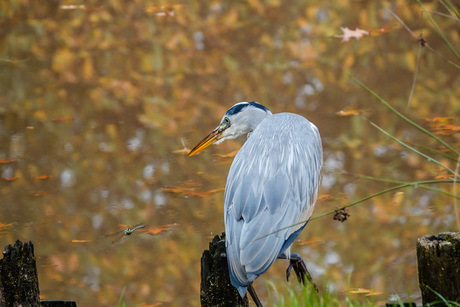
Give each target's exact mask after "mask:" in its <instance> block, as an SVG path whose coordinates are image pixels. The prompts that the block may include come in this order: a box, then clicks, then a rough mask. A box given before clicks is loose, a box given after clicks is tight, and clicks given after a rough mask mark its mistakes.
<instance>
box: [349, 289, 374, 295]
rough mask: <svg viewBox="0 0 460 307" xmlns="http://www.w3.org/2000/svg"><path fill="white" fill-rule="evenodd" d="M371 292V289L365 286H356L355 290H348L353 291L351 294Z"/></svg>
mask: <svg viewBox="0 0 460 307" xmlns="http://www.w3.org/2000/svg"><path fill="white" fill-rule="evenodd" d="M371 292H372V290H369V289H365V288H357V289H356V290H350V293H353V294H367V293H371Z"/></svg>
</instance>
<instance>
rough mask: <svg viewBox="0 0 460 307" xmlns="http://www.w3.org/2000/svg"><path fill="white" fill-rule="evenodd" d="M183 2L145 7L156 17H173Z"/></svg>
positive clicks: (147, 11)
mask: <svg viewBox="0 0 460 307" xmlns="http://www.w3.org/2000/svg"><path fill="white" fill-rule="evenodd" d="M182 6H183V4H166V5H161V6H149V7H147V8H145V9H144V11H145V12H146V13H148V14H152V15H154V16H156V17H172V16H174V15H176V11H177V9H179V8H181V7H182Z"/></svg>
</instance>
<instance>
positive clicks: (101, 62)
mask: <svg viewBox="0 0 460 307" xmlns="http://www.w3.org/2000/svg"><path fill="white" fill-rule="evenodd" d="M56 5H57V4H55V3H52V2H50V3H48V6H46V5H43V4H40V5H38V4H35V3H25V2H24V3H23V2H17V1H12V0H11V1H7V2H6V3H5V4H3V5H2V6H1V7H0V13H1V14H2V16H3V17H2V18H3V20H4V23H3V26H2V27H3V29H4V31H3V32H2V34H1V35H0V41H1V45H0V46H1V49H0V161H1V162H0V163H1V164H0V173H1V177H2V178H3V179H2V180H1V181H0V196H1V198H0V208H1V210H0V223H2V224H1V225H0V226H1V228H0V245H2V246H4V245H6V244H9V243H13V242H14V241H15V240H16V239H20V240H23V241H28V240H31V241H33V243H34V244H35V253H36V256H37V263H38V271H39V279H40V293H41V295H42V298H46V299H66V300H75V301H77V303H78V305H79V306H80V305H81V306H89V305H94V304H95V302H97V305H98V306H114V305H115V304H116V303H117V302H118V301H119V299H120V296H121V295H122V292H123V290H124V292H123V297H122V299H123V300H124V301H125V302H126V304H127V305H128V306H136V305H140V304H142V303H145V304H150V305H155V304H158V303H163V304H164V305H168V306H169V305H171V306H184V305H186V306H198V305H199V287H200V281H199V280H200V257H201V253H202V251H203V250H204V249H205V248H207V247H208V242H209V241H210V240H211V239H212V237H213V236H214V235H216V234H220V232H221V231H223V188H224V186H225V180H226V175H227V172H228V169H229V167H230V164H231V161H232V157H233V155H234V153H235V152H236V151H237V150H238V149H239V148H240V146H241V144H242V142H244V139H241V140H236V141H229V142H225V143H223V144H221V145H218V146H212V147H211V148H209V149H207V150H206V151H205V152H203V153H202V154H200V155H198V156H196V157H191V158H188V157H187V156H186V153H187V152H188V151H187V148H188V149H190V148H193V146H195V145H196V144H197V142H199V141H200V140H201V139H202V138H203V137H204V136H206V135H207V133H209V132H210V131H211V130H212V129H213V128H215V126H216V125H217V124H218V122H219V120H220V118H221V116H222V115H223V114H224V112H225V111H226V110H227V109H228V107H230V106H231V105H233V104H234V103H236V102H238V101H258V102H260V103H262V104H264V105H266V106H268V107H269V108H270V109H271V110H272V111H273V112H274V113H277V112H285V111H289V112H294V113H298V114H301V115H303V116H305V117H307V118H308V119H309V120H310V121H312V122H313V123H315V124H316V125H317V126H318V127H319V129H320V131H321V135H322V138H323V145H324V160H325V168H324V178H323V185H322V189H321V192H320V194H321V195H322V197H321V198H320V201H319V202H318V207H317V209H316V212H315V214H314V215H320V214H322V213H326V212H329V211H333V210H334V209H335V208H338V207H341V206H343V205H346V204H349V203H351V202H352V201H356V200H358V199H361V198H363V197H366V196H369V195H371V194H374V193H377V192H379V191H381V190H383V189H385V188H389V187H391V186H392V184H391V183H382V182H376V181H374V180H368V179H365V178H362V177H358V176H359V175H363V176H371V177H375V178H380V179H393V180H400V181H419V180H422V179H431V178H434V177H436V176H438V175H445V173H443V171H442V170H439V169H438V168H437V167H436V165H434V164H433V163H430V161H427V160H426V159H424V158H422V157H420V156H418V155H417V154H415V153H413V152H410V151H408V150H407V149H405V148H404V147H402V146H401V145H399V144H397V143H396V142H394V141H392V140H391V139H390V138H388V137H387V136H385V135H384V134H382V133H380V132H379V131H378V130H377V129H375V128H374V127H372V126H371V125H370V124H369V123H368V122H367V121H365V120H363V116H364V117H367V118H370V119H371V120H372V121H373V122H376V123H377V124H378V125H379V126H381V127H382V128H384V129H385V130H386V131H388V132H389V133H391V134H393V135H395V136H396V137H397V138H399V139H402V140H404V141H406V142H408V143H409V144H411V145H412V146H413V145H417V146H419V145H423V146H426V147H429V148H434V149H437V148H438V147H440V146H439V143H436V142H435V141H434V140H432V139H431V138H430V137H428V136H426V135H424V134H422V133H420V131H418V130H417V129H414V128H413V127H411V126H410V125H408V124H407V123H405V122H404V121H402V120H401V119H400V118H398V117H397V116H396V115H395V114H394V113H392V112H390V111H389V110H388V109H387V108H385V107H384V106H382V105H381V104H379V102H378V101H377V100H376V99H375V98H374V97H372V95H370V94H369V93H367V92H366V91H365V90H364V89H363V88H361V87H359V86H358V85H357V83H356V82H353V81H352V79H350V75H351V76H353V77H355V78H357V79H359V80H360V81H361V82H363V83H365V84H366V85H367V86H369V87H370V88H371V89H373V90H374V91H375V92H376V93H377V94H379V95H381V96H382V97H383V98H384V99H386V100H387V101H388V102H389V103H391V104H392V106H394V107H395V108H397V109H398V110H400V111H401V112H403V113H405V114H407V115H409V116H410V118H411V119H413V120H414V121H416V122H417V123H419V124H421V125H424V126H425V127H427V128H429V125H430V124H429V122H426V121H425V120H424V119H425V118H433V117H436V116H438V117H442V116H454V117H455V116H457V117H458V115H459V108H460V106H459V105H458V101H457V100H456V98H455V97H459V95H460V93H459V89H460V86H458V84H459V82H460V79H459V74H458V69H456V68H455V67H454V66H453V65H451V64H449V63H448V62H447V61H446V60H445V59H444V58H442V57H440V56H437V55H436V54H435V53H433V52H430V51H429V50H427V49H426V48H424V49H422V50H421V58H420V60H419V64H420V67H419V70H418V74H417V78H416V87H415V91H414V95H413V97H412V100H411V102H410V107H409V108H407V105H408V97H409V93H410V91H411V86H412V82H413V78H414V71H415V67H416V63H417V53H418V49H419V48H421V47H420V45H419V44H418V42H417V38H414V37H412V36H411V34H410V33H409V32H408V31H407V30H406V29H405V28H404V27H403V26H402V25H401V24H400V22H398V21H397V20H396V19H395V18H394V17H393V16H392V14H390V13H388V12H389V11H388V10H387V9H388V8H391V9H392V11H393V12H394V13H395V14H397V15H398V16H399V18H400V19H401V20H403V21H404V22H405V23H406V24H407V26H408V27H410V28H411V29H412V30H413V31H414V33H415V35H416V36H418V35H420V33H422V34H423V35H424V37H426V40H427V41H428V43H429V45H430V46H432V48H435V50H436V52H437V53H439V54H442V55H443V56H444V57H445V58H448V59H450V60H452V61H454V62H455V61H456V59H455V56H454V55H453V54H452V53H451V52H450V50H449V49H448V48H447V47H446V45H445V44H444V43H443V41H442V39H441V38H439V36H438V35H437V34H436V33H435V32H434V31H433V30H432V28H433V27H432V25H431V24H430V23H429V21H428V20H426V19H422V18H421V17H420V15H421V14H420V11H421V8H420V6H418V5H417V4H416V3H415V4H401V3H398V2H389V3H380V2H366V1H361V2H356V1H334V2H324V1H316V2H315V1H313V2H312V1H309V2H308V3H306V2H296V3H290V4H283V3H281V2H278V1H269V2H266V3H262V2H259V1H251V2H248V3H245V2H242V3H239V2H234V1H223V2H213V3H212V4H207V3H191V2H190V3H189V2H181V3H177V4H169V5H167V6H165V7H161V6H158V5H157V4H155V3H153V2H142V3H141V2H136V1H134V2H129V3H127V2H123V1H115V0H113V1H107V2H105V3H103V4H101V3H100V2H96V1H94V2H87V3H85V4H84V5H83V6H80V5H79V4H78V5H77V6H75V7H72V6H70V7H69V6H60V7H59V6H56ZM66 5H67V4H66ZM429 9H430V10H433V11H439V12H443V13H446V12H445V8H443V7H441V6H440V5H432V6H430V7H429ZM436 21H437V22H438V23H439V24H440V26H441V27H442V29H443V30H444V31H445V34H446V36H447V37H449V38H450V39H451V40H452V42H453V45H454V46H456V47H457V50H458V49H459V48H458V34H455V33H458V32H457V31H458V28H457V27H458V26H457V24H456V22H455V20H451V19H449V18H445V17H441V16H438V15H436ZM340 27H349V28H350V29H355V27H357V28H361V29H365V30H367V31H369V32H370V35H369V36H364V37H363V38H361V39H360V40H356V39H351V40H350V41H349V42H344V43H342V42H341V39H339V38H334V35H340V34H341V33H342V32H341V30H340ZM421 27H423V31H420V28H421ZM457 62H458V61H457ZM343 110H357V111H358V112H357V113H359V114H361V115H356V116H339V115H338V112H340V111H343ZM446 121H448V123H451V124H452V122H453V123H455V119H446ZM457 123H458V119H457ZM442 137H443V138H444V139H445V140H446V141H447V142H449V143H450V144H456V143H457V144H458V134H456V135H455V134H454V135H450V136H442ZM457 147H458V146H457ZM422 149H423V150H426V149H424V148H422ZM430 156H434V157H435V158H437V159H442V160H443V163H445V164H447V165H449V166H450V168H455V161H452V160H449V157H443V156H441V155H439V154H437V153H430ZM421 187H422V185H418V187H417V188H407V189H404V190H400V191H394V192H391V193H388V194H385V195H382V196H379V197H376V198H373V199H372V200H368V201H366V202H364V203H362V204H359V205H356V206H354V207H351V208H350V209H349V210H348V211H347V212H348V213H349V214H350V216H349V217H348V219H347V221H345V222H343V223H340V222H338V221H335V220H333V214H331V215H328V216H326V217H323V218H320V219H317V220H313V221H311V222H310V223H309V225H308V226H307V227H306V229H305V230H304V231H303V233H302V234H301V236H300V238H299V239H300V241H299V242H296V243H294V245H293V246H294V247H293V250H294V251H295V252H298V253H301V254H302V255H303V256H304V258H305V259H306V260H307V265H308V266H309V268H310V272H311V273H312V275H313V277H314V278H315V281H316V283H317V284H318V285H319V287H320V289H323V290H324V289H326V288H328V289H332V290H336V291H338V292H339V294H340V295H341V297H344V296H346V295H353V296H357V297H359V295H360V294H350V292H349V291H350V290H353V289H356V288H359V287H360V288H366V289H372V290H373V291H375V292H381V293H382V294H380V295H376V297H375V299H376V300H379V301H380V300H381V301H386V300H388V298H390V297H392V296H394V295H400V296H402V297H405V296H407V295H408V294H414V293H415V294H416V293H417V291H418V288H417V271H416V256H415V242H416V239H417V238H418V237H421V236H423V235H425V234H435V233H438V232H442V231H455V230H457V231H458V227H456V226H455V217H454V209H453V208H454V207H453V205H454V203H453V199H452V198H451V197H448V196H445V195H442V194H440V193H439V192H437V191H432V190H426V189H423V188H421ZM432 187H435V188H440V189H443V190H446V191H450V192H451V191H452V184H445V183H444V184H437V185H434V186H432ZM396 193H401V194H396ZM140 221H142V222H143V223H145V224H148V225H149V227H159V228H160V229H162V228H161V226H164V227H163V228H164V231H159V232H158V233H155V234H154V235H146V234H137V233H136V234H135V235H134V236H132V237H130V239H129V240H127V241H126V242H124V243H123V244H119V245H115V246H112V244H111V243H112V241H113V238H108V237H106V234H109V233H113V232H114V231H116V230H119V229H121V228H120V226H119V225H135V224H137V223H139V222H140ZM168 225H175V226H174V227H169V226H168ZM309 242H310V243H309ZM286 265H287V263H285V262H283V261H278V262H277V263H276V264H275V265H274V266H273V267H272V268H271V269H270V270H269V272H267V274H265V275H264V276H263V277H261V278H259V279H258V280H257V281H256V289H257V291H258V292H259V294H260V296H261V297H262V299H263V300H265V301H266V302H267V299H268V293H267V292H268V291H270V290H268V288H267V286H266V284H265V281H266V280H270V281H272V282H274V283H275V284H276V285H277V286H278V288H279V292H280V295H288V290H287V287H293V288H294V290H295V291H297V290H296V289H298V291H301V290H300V288H298V286H297V284H296V281H295V280H291V281H290V282H289V284H286V282H285V277H284V276H285V275H284V274H285V273H284V272H285V269H286ZM361 296H362V295H361ZM272 299H273V300H275V302H276V297H275V298H272ZM272 303H273V301H272Z"/></svg>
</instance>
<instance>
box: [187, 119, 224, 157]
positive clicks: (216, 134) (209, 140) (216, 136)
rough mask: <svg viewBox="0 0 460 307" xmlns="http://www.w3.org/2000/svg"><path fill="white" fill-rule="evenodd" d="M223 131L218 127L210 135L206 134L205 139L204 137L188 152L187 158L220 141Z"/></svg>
mask: <svg viewBox="0 0 460 307" xmlns="http://www.w3.org/2000/svg"><path fill="white" fill-rule="evenodd" d="M224 130H225V129H222V128H221V127H220V126H219V127H217V128H216V129H214V130H213V131H212V132H211V133H210V134H208V136H207V137H205V138H204V139H203V140H202V141H201V142H200V143H198V145H196V146H195V148H193V149H192V150H191V151H190V152H189V154H188V156H189V157H191V156H193V155H194V154H197V153H199V152H200V151H202V150H204V149H206V148H208V147H209V146H211V145H212V144H214V143H215V142H217V141H218V140H220V139H221V138H222V133H223V132H224Z"/></svg>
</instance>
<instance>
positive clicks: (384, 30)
mask: <svg viewBox="0 0 460 307" xmlns="http://www.w3.org/2000/svg"><path fill="white" fill-rule="evenodd" d="M396 29H399V24H393V25H387V26H384V27H381V28H377V29H369V35H371V36H380V35H382V34H385V33H388V32H391V31H393V30H396Z"/></svg>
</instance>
